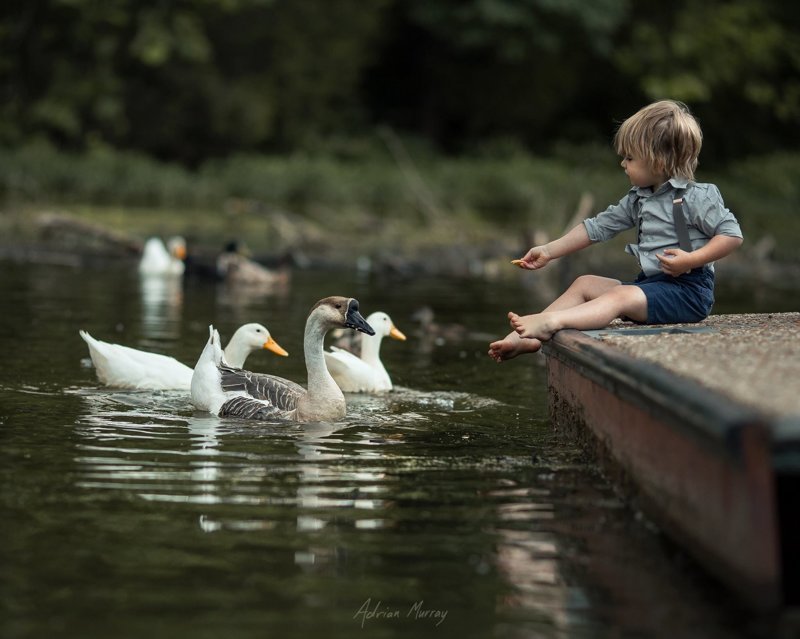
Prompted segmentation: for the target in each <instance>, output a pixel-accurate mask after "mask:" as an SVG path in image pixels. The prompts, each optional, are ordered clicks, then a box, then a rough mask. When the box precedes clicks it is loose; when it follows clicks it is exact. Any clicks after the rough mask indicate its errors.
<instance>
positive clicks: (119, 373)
mask: <svg viewBox="0 0 800 639" xmlns="http://www.w3.org/2000/svg"><path fill="white" fill-rule="evenodd" d="M79 333H80V336H81V337H82V338H83V340H84V341H85V342H86V344H87V345H88V346H89V355H90V356H91V358H92V363H93V364H94V367H95V369H96V372H97V379H99V380H100V381H101V382H102V383H103V384H105V385H107V386H113V387H115V388H125V389H132V390H185V391H189V390H190V389H191V386H192V375H193V373H194V371H193V370H192V369H191V368H189V367H188V366H186V365H185V364H181V363H180V362H179V361H178V360H176V359H175V358H174V357H169V356H167V355H160V354H158V353H149V352H147V351H140V350H137V349H135V348H129V347H127V346H122V345H120V344H109V343H108V342H101V341H100V340H97V339H95V338H93V337H92V336H91V335H89V333H87V332H86V331H79ZM262 348H264V349H267V350H269V351H272V352H273V353H275V354H277V355H281V356H283V357H285V356H287V355H288V353H287V352H286V351H285V350H283V349H282V348H281V347H280V346H279V345H278V343H277V342H276V341H275V340H274V339H273V338H272V336H271V335H270V334H269V331H268V330H267V329H266V328H265V327H264V326H262V325H261V324H256V323H253V324H245V325H244V326H240V327H239V328H238V329H237V330H236V332H235V333H234V334H233V337H231V341H230V342H228V345H227V346H226V347H225V360H226V361H227V362H230V363H231V365H233V366H238V367H241V366H244V362H245V360H246V359H247V356H248V355H250V353H252V352H254V351H257V350H260V349H262Z"/></svg>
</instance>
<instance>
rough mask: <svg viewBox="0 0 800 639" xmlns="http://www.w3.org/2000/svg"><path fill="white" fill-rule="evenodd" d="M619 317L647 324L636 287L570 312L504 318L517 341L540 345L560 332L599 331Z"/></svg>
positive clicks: (614, 290) (607, 294) (642, 297)
mask: <svg viewBox="0 0 800 639" xmlns="http://www.w3.org/2000/svg"><path fill="white" fill-rule="evenodd" d="M621 315H625V316H627V317H630V318H631V319H632V320H636V321H639V322H646V321H647V297H646V296H645V294H644V291H642V289H641V288H639V287H638V286H626V285H622V286H616V287H614V288H611V289H609V290H608V291H606V292H605V293H603V294H602V295H600V296H599V297H596V298H594V299H593V300H590V301H588V302H584V303H583V304H579V305H578V306H573V307H572V308H567V309H563V310H556V311H545V312H542V313H539V314H537V315H525V316H524V317H521V316H519V315H517V314H516V313H509V314H508V317H509V319H510V320H511V326H512V327H513V328H514V330H515V331H516V332H517V333H518V334H519V336H520V337H522V338H528V339H532V338H535V339H538V340H540V341H542V340H548V339H550V338H551V337H552V336H553V333H555V332H556V331H559V330H561V329H563V328H577V329H579V330H590V329H597V328H603V327H604V326H607V325H608V323H609V322H611V320H613V319H616V318H617V317H620V316H621Z"/></svg>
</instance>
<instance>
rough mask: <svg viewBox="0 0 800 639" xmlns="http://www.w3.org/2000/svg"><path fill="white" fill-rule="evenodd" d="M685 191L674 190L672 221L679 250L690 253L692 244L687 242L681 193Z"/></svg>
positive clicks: (687, 234)
mask: <svg viewBox="0 0 800 639" xmlns="http://www.w3.org/2000/svg"><path fill="white" fill-rule="evenodd" d="M684 191H685V189H676V190H675V196H674V197H673V199H672V221H673V222H674V224H675V232H676V233H677V234H678V244H679V245H680V247H681V249H682V250H684V251H686V252H687V253H690V252H691V251H692V243H691V242H690V241H689V227H688V226H687V225H686V218H685V217H684V215H683V193H684Z"/></svg>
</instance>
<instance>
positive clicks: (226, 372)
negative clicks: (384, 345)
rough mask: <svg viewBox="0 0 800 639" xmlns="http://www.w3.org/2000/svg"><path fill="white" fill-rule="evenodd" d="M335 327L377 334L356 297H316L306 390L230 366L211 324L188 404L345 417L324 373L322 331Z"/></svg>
mask: <svg viewBox="0 0 800 639" xmlns="http://www.w3.org/2000/svg"><path fill="white" fill-rule="evenodd" d="M337 327H338V328H351V329H354V330H358V331H361V332H363V333H366V334H367V335H373V334H374V333H375V331H374V330H373V329H372V328H371V327H370V325H369V324H367V321H366V320H365V319H364V318H363V317H362V316H361V313H359V311H358V300H355V299H353V298H347V297H326V298H324V299H322V300H320V301H319V302H317V303H316V304H315V305H314V307H313V308H312V309H311V312H310V313H309V315H308V319H307V320H306V328H305V334H304V337H303V348H304V355H305V362H306V370H307V372H308V388H307V389H306V388H303V387H302V386H300V385H299V384H296V383H294V382H292V381H289V380H288V379H283V378H282V377H276V376H274V375H263V374H257V373H251V372H249V371H244V370H241V369H239V368H232V367H230V366H228V365H227V362H226V360H225V358H224V355H223V353H222V351H221V348H220V344H219V334H218V333H217V332H216V331H215V330H214V327H213V326H211V327H209V334H210V335H209V339H208V343H207V344H206V347H205V348H204V349H203V353H202V354H201V355H200V359H199V360H198V361H197V365H196V366H195V368H194V376H193V377H192V403H193V404H194V405H195V407H196V408H198V409H200V410H207V411H208V412H210V413H212V414H214V415H218V416H219V417H239V418H242V419H261V420H277V419H287V420H293V421H330V420H335V419H340V418H341V417H344V415H345V413H346V405H345V401H344V394H343V393H342V391H341V389H340V388H339V387H338V386H337V384H336V382H335V381H334V380H333V377H331V374H330V373H329V372H328V368H327V366H326V365H325V355H324V350H323V348H324V342H325V335H326V333H327V332H328V331H329V330H331V329H333V328H337Z"/></svg>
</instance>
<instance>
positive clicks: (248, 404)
mask: <svg viewBox="0 0 800 639" xmlns="http://www.w3.org/2000/svg"><path fill="white" fill-rule="evenodd" d="M217 415H218V416H219V417H239V418H241V419H258V420H264V421H273V420H276V419H286V411H285V410H282V409H280V408H278V407H277V406H275V405H273V404H268V403H267V402H265V401H264V400H259V399H253V398H252V397H244V396H242V395H240V396H239V397H234V398H233V399H229V400H228V401H227V402H225V403H224V404H223V405H222V408H220V409H219V413H217Z"/></svg>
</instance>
